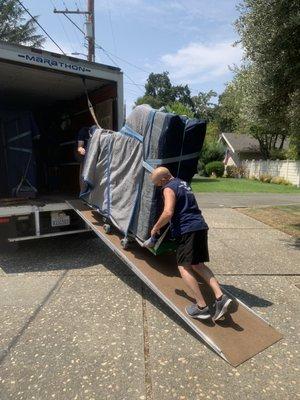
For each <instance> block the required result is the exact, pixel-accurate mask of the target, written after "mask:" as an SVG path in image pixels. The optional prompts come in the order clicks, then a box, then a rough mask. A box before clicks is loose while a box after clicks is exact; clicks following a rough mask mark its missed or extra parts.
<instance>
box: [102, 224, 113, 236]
mask: <svg viewBox="0 0 300 400" xmlns="http://www.w3.org/2000/svg"><path fill="white" fill-rule="evenodd" d="M103 229H104V232H105V233H107V234H108V233H111V226H110V225H109V224H104V225H103Z"/></svg>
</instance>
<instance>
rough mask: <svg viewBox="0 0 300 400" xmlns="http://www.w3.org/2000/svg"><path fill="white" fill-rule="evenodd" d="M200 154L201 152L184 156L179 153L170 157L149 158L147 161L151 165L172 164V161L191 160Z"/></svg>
mask: <svg viewBox="0 0 300 400" xmlns="http://www.w3.org/2000/svg"><path fill="white" fill-rule="evenodd" d="M198 156H199V152H197V153H190V154H185V155H184V156H182V155H179V156H176V157H170V158H148V159H147V160H146V162H147V163H149V164H150V165H161V164H172V163H175V162H178V161H185V160H190V159H192V158H196V157H198Z"/></svg>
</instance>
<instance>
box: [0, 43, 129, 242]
mask: <svg viewBox="0 0 300 400" xmlns="http://www.w3.org/2000/svg"><path fill="white" fill-rule="evenodd" d="M87 98H89V100H90V102H91V103H92V106H93V110H94V113H95V115H96V119H97V120H98V122H99V124H100V125H101V126H102V127H103V128H107V129H113V130H119V129H120V128H121V126H122V125H123V119H124V116H123V74H122V72H121V71H120V69H119V68H115V67H111V66H108V65H103V64H99V63H91V62H87V61H84V60H81V59H77V58H73V57H68V56H65V55H61V54H56V53H52V52H48V51H44V50H40V49H34V48H30V47H25V46H20V45H13V44H9V43H6V42H0V239H1V240H4V241H6V240H8V241H10V242H14V241H22V240H28V239H35V238H43V237H49V236H59V235H65V234H71V233H77V232H82V231H84V230H86V229H87V228H86V226H85V225H84V222H83V221H82V220H81V218H79V217H78V215H77V214H76V213H75V212H74V211H73V210H72V209H71V208H70V206H68V205H67V203H66V202H65V201H66V200H70V199H73V198H77V197H78V194H79V168H80V162H79V161H78V159H77V158H76V151H75V149H76V142H77V134H78V132H79V130H80V129H81V128H85V127H90V126H92V125H94V124H95V121H94V119H93V117H92V113H91V112H90V111H91V110H90V108H89V106H88V101H87Z"/></svg>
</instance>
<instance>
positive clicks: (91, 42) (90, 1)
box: [53, 0, 95, 61]
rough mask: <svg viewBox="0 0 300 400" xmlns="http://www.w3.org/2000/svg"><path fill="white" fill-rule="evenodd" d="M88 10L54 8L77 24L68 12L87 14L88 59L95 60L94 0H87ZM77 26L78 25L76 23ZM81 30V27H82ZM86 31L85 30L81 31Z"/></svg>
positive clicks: (56, 11)
mask: <svg viewBox="0 0 300 400" xmlns="http://www.w3.org/2000/svg"><path fill="white" fill-rule="evenodd" d="M87 8H88V9H87V11H80V10H79V9H78V8H77V10H68V9H67V8H66V9H65V10H57V9H56V8H54V10H53V12H54V13H55V14H63V15H64V16H65V17H66V18H68V19H69V20H70V21H71V22H72V24H74V25H76V24H75V23H74V22H73V21H72V20H71V18H70V17H69V16H68V14H83V15H86V16H87V21H86V23H85V26H86V32H85V38H86V40H87V42H88V55H87V59H88V61H95V4H94V0H87ZM76 26H77V28H79V27H78V25H76ZM80 30H81V29H80ZM81 32H82V33H84V32H83V31H81Z"/></svg>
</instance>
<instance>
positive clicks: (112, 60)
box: [62, 12, 148, 91]
mask: <svg viewBox="0 0 300 400" xmlns="http://www.w3.org/2000/svg"><path fill="white" fill-rule="evenodd" d="M62 14H63V15H64V16H65V17H66V18H67V19H68V20H69V21H70V22H71V23H72V24H73V25H74V26H76V28H77V29H78V30H79V31H80V32H81V33H82V34H83V35H84V36H85V32H84V31H83V30H82V29H81V28H80V26H78V25H77V24H76V22H74V21H73V20H72V18H70V17H69V16H68V15H67V14H66V13H64V12H62ZM94 45H95V47H96V48H98V49H99V50H102V51H103V52H104V54H105V55H106V57H107V58H109V59H110V61H111V62H112V63H113V64H114V65H115V66H116V67H118V68H119V65H118V64H117V63H116V62H115V60H114V59H113V58H112V56H113V57H116V58H119V59H120V60H123V59H121V58H120V57H118V56H115V55H113V54H111V53H110V52H109V51H108V50H106V49H104V47H102V46H100V45H98V44H97V43H96V42H95V40H94ZM123 61H124V62H127V63H128V64H130V65H132V66H134V67H136V68H138V69H141V68H139V67H138V66H136V65H134V64H132V63H129V62H128V61H125V60H123ZM143 71H144V72H147V71H145V70H143ZM123 73H124V75H125V76H126V77H127V78H128V79H129V80H130V81H131V83H132V84H133V85H135V86H136V87H137V88H138V89H139V90H141V91H143V90H142V89H141V88H140V85H139V84H137V83H136V82H134V80H133V79H132V78H131V77H130V76H129V75H128V74H127V73H126V72H125V71H123ZM147 73H148V72H147Z"/></svg>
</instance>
